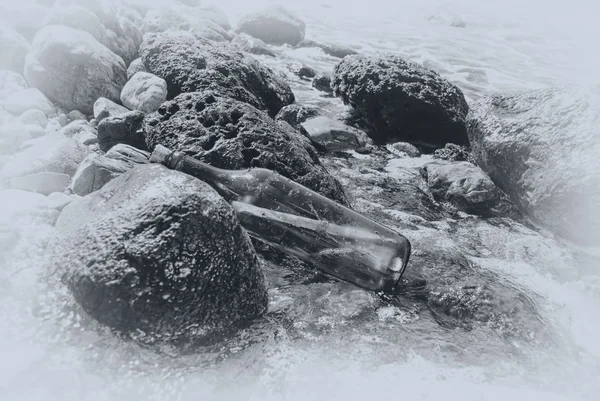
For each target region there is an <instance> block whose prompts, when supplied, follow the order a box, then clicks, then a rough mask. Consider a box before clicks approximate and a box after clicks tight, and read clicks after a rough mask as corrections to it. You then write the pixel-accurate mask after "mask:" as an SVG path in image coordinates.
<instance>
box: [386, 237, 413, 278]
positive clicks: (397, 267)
mask: <svg viewBox="0 0 600 401" xmlns="http://www.w3.org/2000/svg"><path fill="white" fill-rule="evenodd" d="M403 246H404V247H405V249H404V253H403V255H402V257H397V258H394V260H393V262H392V264H391V265H390V266H389V268H388V270H390V271H392V272H393V273H394V274H397V275H398V278H397V279H396V281H395V282H394V287H396V285H397V284H398V282H399V281H400V279H401V278H402V276H403V275H404V272H405V271H406V267H407V266H408V261H409V259H410V252H411V249H412V248H411V245H410V241H409V240H406V242H405V244H403Z"/></svg>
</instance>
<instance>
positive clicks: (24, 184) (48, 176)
mask: <svg viewBox="0 0 600 401" xmlns="http://www.w3.org/2000/svg"><path fill="white" fill-rule="evenodd" d="M70 181H71V177H69V176H68V175H67V174H64V173H51V172H47V171H43V172H39V173H33V174H28V175H25V176H23V177H15V178H11V179H10V180H9V184H8V185H9V187H10V188H13V189H22V190H24V191H30V192H37V193H40V194H42V195H49V194H51V193H53V192H62V191H64V190H65V189H66V188H67V186H68V185H69V182H70Z"/></svg>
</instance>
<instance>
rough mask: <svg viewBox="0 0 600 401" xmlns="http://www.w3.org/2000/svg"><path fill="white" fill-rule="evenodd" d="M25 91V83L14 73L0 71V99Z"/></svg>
mask: <svg viewBox="0 0 600 401" xmlns="http://www.w3.org/2000/svg"><path fill="white" fill-rule="evenodd" d="M23 89H27V82H25V79H24V78H23V77H22V76H21V75H19V74H17V73H16V72H13V71H9V70H0V98H3V97H5V96H7V95H10V94H12V93H15V92H19V91H21V90H23Z"/></svg>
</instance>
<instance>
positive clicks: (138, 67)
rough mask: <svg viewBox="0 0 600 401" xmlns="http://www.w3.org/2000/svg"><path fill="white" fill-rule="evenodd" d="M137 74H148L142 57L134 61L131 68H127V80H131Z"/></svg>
mask: <svg viewBox="0 0 600 401" xmlns="http://www.w3.org/2000/svg"><path fill="white" fill-rule="evenodd" d="M136 72H147V71H146V66H145V65H144V62H143V61H142V59H141V57H140V58H136V59H135V60H133V61H132V62H131V64H129V67H127V79H128V80H129V79H131V77H133V76H134V75H135V73H136Z"/></svg>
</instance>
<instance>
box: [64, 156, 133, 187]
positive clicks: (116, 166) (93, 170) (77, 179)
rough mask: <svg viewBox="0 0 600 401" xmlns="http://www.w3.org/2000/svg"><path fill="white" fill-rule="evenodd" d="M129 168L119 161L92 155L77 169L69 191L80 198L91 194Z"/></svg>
mask: <svg viewBox="0 0 600 401" xmlns="http://www.w3.org/2000/svg"><path fill="white" fill-rule="evenodd" d="M131 168H132V167H131V166H129V165H128V164H127V163H125V162H123V161H121V160H115V159H111V158H108V157H105V156H101V155H98V154H95V153H92V154H90V155H89V156H88V157H87V158H86V159H85V160H84V161H83V162H82V163H81V165H80V166H79V168H78V169H77V172H76V173H75V175H74V176H73V182H72V183H71V185H70V186H69V190H70V191H71V193H74V194H77V195H80V196H85V195H87V194H91V193H92V192H95V191H97V190H99V189H100V188H102V187H103V186H104V185H106V184H107V183H108V182H109V181H111V180H113V179H114V178H116V177H118V176H120V175H122V174H123V173H125V172H126V171H128V170H130V169H131Z"/></svg>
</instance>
